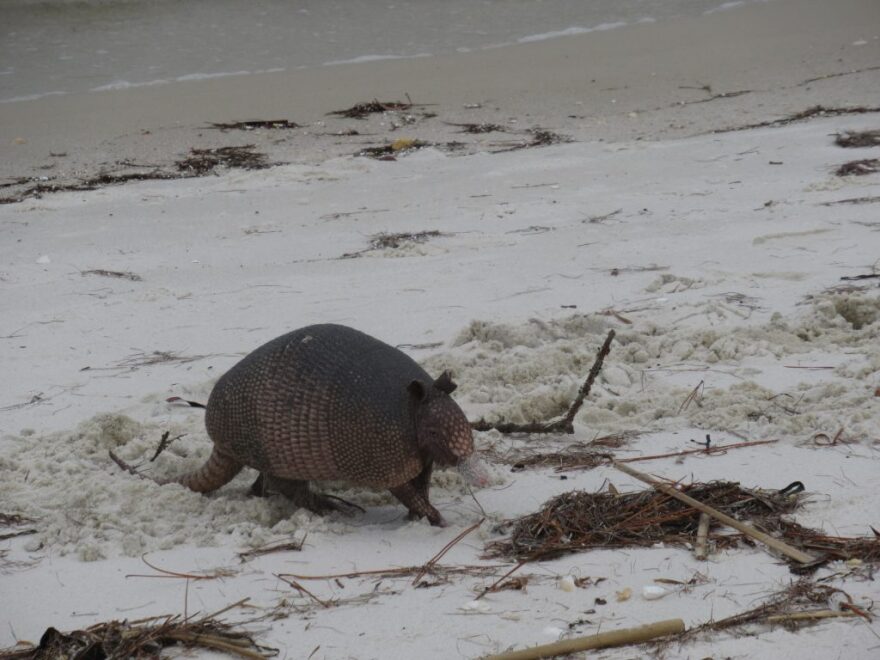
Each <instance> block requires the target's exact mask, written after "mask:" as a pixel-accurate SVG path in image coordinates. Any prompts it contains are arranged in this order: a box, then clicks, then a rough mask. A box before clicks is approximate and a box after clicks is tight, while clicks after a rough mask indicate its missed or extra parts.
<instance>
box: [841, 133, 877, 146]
mask: <svg viewBox="0 0 880 660" xmlns="http://www.w3.org/2000/svg"><path fill="white" fill-rule="evenodd" d="M834 144H836V145H837V146H838V147H844V148H858V147H878V146H880V130H873V131H844V132H843V133H838V134H837V137H836V138H834Z"/></svg>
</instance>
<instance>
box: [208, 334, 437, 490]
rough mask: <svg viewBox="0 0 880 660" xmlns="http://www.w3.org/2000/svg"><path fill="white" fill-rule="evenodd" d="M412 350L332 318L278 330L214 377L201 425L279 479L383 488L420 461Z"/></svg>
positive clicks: (417, 374) (414, 470) (417, 371)
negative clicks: (411, 386) (411, 389)
mask: <svg viewBox="0 0 880 660" xmlns="http://www.w3.org/2000/svg"><path fill="white" fill-rule="evenodd" d="M416 379H419V380H423V381H424V382H425V383H431V381H432V379H431V377H430V376H428V374H427V373H426V372H425V371H424V370H423V369H422V368H421V367H419V365H418V364H416V363H415V361H413V360H412V359H411V358H410V357H408V356H407V355H405V354H404V353H402V352H401V351H399V350H397V349H395V348H393V347H391V346H389V345H388V344H385V343H384V342H381V341H379V340H378V339H374V338H373V337H370V336H369V335H366V334H364V333H362V332H359V331H357V330H354V329H352V328H347V327H345V326H340V325H332V324H325V325H313V326H308V327H305V328H301V329H299V330H295V331H293V332H290V333H288V334H286V335H282V336H281V337H278V338H276V339H273V340H272V341H270V342H268V343H267V344H264V345H263V346H261V347H260V348H258V349H256V350H255V351H253V352H252V353H250V354H249V355H248V356H247V357H245V358H244V359H242V360H241V361H240V362H239V363H238V364H236V365H235V366H234V367H232V369H230V370H229V371H228V372H227V373H226V374H224V375H223V377H222V378H220V380H219V381H218V382H217V385H216V386H215V387H214V390H213V391H212V392H211V397H210V399H209V401H208V406H207V408H208V409H207V415H206V425H207V428H208V434H209V435H210V436H211V439H212V440H213V441H214V444H215V446H216V448H217V450H219V451H221V452H223V453H224V454H228V455H229V456H231V457H232V458H234V459H235V460H237V461H239V462H240V463H243V464H245V465H248V466H250V467H253V468H256V469H257V470H259V471H261V472H265V473H267V474H269V475H272V476H276V477H282V478H285V479H302V480H315V479H317V480H336V479H341V480H345V481H350V482H353V483H357V484H362V485H366V486H373V487H379V488H388V487H391V486H395V485H398V484H401V483H403V482H405V481H408V480H409V479H412V478H413V477H415V476H416V475H417V474H419V472H420V471H421V470H422V468H423V466H424V462H423V460H422V458H421V457H420V456H419V452H418V448H417V447H416V444H415V442H414V438H415V436H416V433H415V419H414V414H415V413H414V410H415V403H414V401H413V400H412V396H411V395H410V394H409V392H408V391H407V385H409V383H410V382H412V381H413V380H416Z"/></svg>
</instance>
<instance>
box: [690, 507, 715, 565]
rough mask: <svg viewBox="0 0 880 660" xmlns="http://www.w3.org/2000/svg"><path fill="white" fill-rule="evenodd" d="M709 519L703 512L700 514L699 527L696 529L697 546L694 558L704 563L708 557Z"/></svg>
mask: <svg viewBox="0 0 880 660" xmlns="http://www.w3.org/2000/svg"><path fill="white" fill-rule="evenodd" d="M710 520H711V517H710V516H709V514H708V513H706V512H705V511H704V512H702V513H700V525H699V526H698V527H697V544H696V547H695V549H694V557H696V558H697V559H699V560H701V561H704V560H705V559H706V557H708V556H709V521H710Z"/></svg>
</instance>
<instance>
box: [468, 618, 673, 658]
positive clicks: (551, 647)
mask: <svg viewBox="0 0 880 660" xmlns="http://www.w3.org/2000/svg"><path fill="white" fill-rule="evenodd" d="M683 632H684V621H682V620H681V619H667V620H666V621H658V622H657V623H651V624H648V625H645V626H638V627H637V628H625V629H623V630H612V631H611V632H605V633H599V634H598V635H590V636H588V637H575V638H573V639H563V640H561V641H559V642H553V643H552V644H542V645H540V646H533V647H531V648H528V649H522V650H520V651H509V652H507V653H499V654H497V655H490V656H486V657H485V658H484V660H537V659H538V658H553V657H555V656H557V655H566V654H568V653H575V652H577V651H587V650H589V649H602V648H607V647H609V646H622V645H624V644H640V643H641V642H647V641H648V640H650V639H654V638H655V637H663V636H665V635H675V634H678V633H683Z"/></svg>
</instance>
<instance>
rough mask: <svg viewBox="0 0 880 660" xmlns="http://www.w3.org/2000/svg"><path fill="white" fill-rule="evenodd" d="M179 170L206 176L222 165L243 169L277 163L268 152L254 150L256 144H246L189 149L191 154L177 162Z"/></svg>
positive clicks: (255, 168) (258, 167)
mask: <svg viewBox="0 0 880 660" xmlns="http://www.w3.org/2000/svg"><path fill="white" fill-rule="evenodd" d="M174 164H175V166H176V167H177V169H178V171H180V172H184V173H186V174H188V175H190V176H204V175H205V174H210V173H213V172H214V171H215V170H217V169H218V168H220V167H225V168H230V169H242V170H263V169H266V168H268V167H272V165H277V163H270V162H269V161H268V160H267V159H266V154H262V153H260V152H258V151H254V145H252V144H244V145H240V146H232V147H217V148H216V149H195V148H192V149H190V150H189V156H188V157H186V158H184V159H182V160H178V161H176V162H175V163H174Z"/></svg>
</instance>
